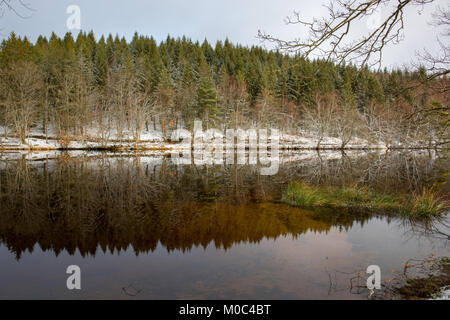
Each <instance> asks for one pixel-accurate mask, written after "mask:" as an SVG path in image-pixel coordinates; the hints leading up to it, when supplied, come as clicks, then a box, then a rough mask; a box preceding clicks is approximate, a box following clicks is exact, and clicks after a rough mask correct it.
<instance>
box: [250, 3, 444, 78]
mask: <svg viewBox="0 0 450 320" xmlns="http://www.w3.org/2000/svg"><path fill="white" fill-rule="evenodd" d="M433 1H434V0H365V1H364V0H336V1H332V2H331V1H330V2H329V3H328V4H326V5H324V7H325V8H326V9H327V12H328V15H327V16H326V17H322V18H313V19H312V20H311V21H305V20H303V18H302V17H301V15H300V13H299V12H294V14H293V16H292V17H288V18H287V19H286V23H287V24H294V25H301V26H303V27H306V29H307V30H308V31H309V33H308V36H307V37H306V38H296V39H293V40H283V39H279V38H277V37H275V36H272V35H270V34H267V33H265V32H262V31H261V30H260V31H258V37H259V38H260V39H262V40H265V41H269V42H272V43H275V44H276V45H277V47H278V48H279V49H281V50H284V51H288V52H295V53H299V54H301V55H303V56H304V57H309V56H312V55H315V56H319V57H321V58H325V59H327V60H331V61H335V62H337V63H343V62H344V61H346V62H353V63H356V64H359V65H360V66H368V67H376V66H378V68H380V67H381V63H382V60H383V52H384V49H385V48H386V47H387V46H388V45H389V44H398V43H399V42H400V41H402V40H403V37H404V19H405V8H406V7H410V6H414V5H415V6H418V8H419V10H422V9H423V7H424V6H425V5H427V4H429V3H432V2H433ZM381 6H383V11H384V12H388V14H387V15H385V16H384V17H383V18H381V17H379V10H380V7H381ZM375 15H378V16H377V17H378V18H379V19H378V20H379V21H374V22H373V26H372V28H370V29H369V28H368V30H369V31H368V32H366V33H365V34H364V35H362V36H360V37H357V38H356V39H355V38H354V37H353V36H352V35H351V31H355V30H354V29H355V28H356V27H357V26H355V25H356V24H357V22H358V21H359V20H362V19H369V18H370V17H374V16H375ZM449 16H450V13H449V10H448V9H442V8H439V10H438V11H437V12H436V13H435V14H434V15H433V17H434V23H436V24H437V25H438V26H444V27H447V29H446V32H445V34H443V35H442V36H449V33H450V32H449V30H448V26H449V20H450V19H449ZM437 40H438V42H439V44H440V46H441V50H442V53H443V56H440V57H435V56H433V55H431V54H430V53H429V52H425V53H423V54H422V60H423V63H428V65H429V71H430V73H432V74H433V75H434V76H436V75H444V74H447V73H448V57H449V55H450V54H449V47H448V46H447V45H445V44H444V42H443V41H441V40H439V39H437Z"/></svg>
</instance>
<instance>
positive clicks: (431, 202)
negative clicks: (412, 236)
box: [411, 189, 450, 217]
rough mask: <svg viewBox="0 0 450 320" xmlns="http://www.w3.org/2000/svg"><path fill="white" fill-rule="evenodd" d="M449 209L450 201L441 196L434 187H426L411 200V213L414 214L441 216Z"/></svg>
mask: <svg viewBox="0 0 450 320" xmlns="http://www.w3.org/2000/svg"><path fill="white" fill-rule="evenodd" d="M449 209H450V206H449V203H448V201H445V200H444V199H442V198H441V197H439V196H438V195H437V192H436V191H434V190H433V189H424V190H423V191H422V193H420V194H416V195H414V197H413V199H412V201H411V213H412V214H413V215H414V216H420V217H432V216H439V215H441V214H442V213H444V212H445V211H447V210H449Z"/></svg>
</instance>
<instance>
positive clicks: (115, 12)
mask: <svg viewBox="0 0 450 320" xmlns="http://www.w3.org/2000/svg"><path fill="white" fill-rule="evenodd" d="M13 1H15V2H17V0H13ZM24 1H25V2H26V3H29V4H30V6H31V7H32V8H33V11H27V10H25V9H23V8H22V9H21V10H19V11H20V12H21V13H22V14H23V15H25V16H27V17H26V18H20V17H18V16H17V15H15V14H14V13H12V12H8V11H6V12H4V15H3V17H1V18H0V28H1V30H0V37H1V38H5V37H7V36H8V35H9V33H10V32H11V31H14V32H16V34H18V35H21V36H27V37H28V38H29V39H30V40H32V41H35V40H36V39H37V37H38V36H39V35H45V36H47V37H48V36H49V35H50V34H51V32H52V31H54V32H56V33H57V34H58V35H60V36H63V35H64V34H65V33H66V32H68V31H69V30H68V29H67V26H66V21H67V19H68V18H69V14H67V13H66V10H67V8H68V6H69V5H78V6H79V7H80V9H81V28H82V30H86V31H90V30H93V31H94V33H95V35H96V36H97V38H98V37H99V36H100V35H101V34H105V35H107V34H109V33H112V34H116V33H117V34H119V35H120V36H125V37H126V38H128V39H130V38H131V37H132V35H133V34H134V32H135V31H137V32H138V33H139V34H143V35H148V36H153V37H154V38H155V39H156V40H158V41H160V40H164V39H165V38H166V37H167V35H168V34H170V35H171V36H174V37H178V36H183V35H186V36H187V37H189V38H191V39H193V40H194V41H195V40H199V41H203V40H204V39H205V38H206V39H208V41H210V42H211V43H215V42H216V41H217V40H224V39H225V38H227V37H228V39H230V40H231V41H232V42H234V43H240V44H243V45H249V46H250V45H263V46H266V47H269V48H270V45H269V44H261V42H260V41H259V39H257V38H256V35H257V33H258V30H259V29H261V30H263V31H265V32H267V33H270V34H272V35H277V36H279V37H280V38H283V39H292V38H295V37H298V36H300V35H301V31H300V30H299V27H298V26H294V25H289V26H288V25H286V24H285V23H284V22H283V20H284V18H285V17H286V16H288V15H290V14H291V13H292V11H293V10H296V11H300V13H301V14H302V16H303V17H306V19H311V18H312V17H320V16H322V15H323V14H324V13H325V12H326V11H324V9H323V8H322V6H321V2H320V1H308V0H277V1H273V0H222V1H214V0H190V1H187V0H164V1H142V0H141V1H139V0H126V1H124V0H121V1H117V0H95V1H93V0H69V1H67V0H24ZM435 2H436V3H433V4H431V5H429V6H426V7H425V10H424V11H423V12H422V13H421V14H419V13H418V12H417V11H418V10H419V9H420V8H419V7H415V8H411V9H410V10H409V11H408V15H407V18H406V30H405V40H404V41H403V42H402V43H401V44H400V45H397V46H396V47H394V48H391V49H389V50H388V51H387V52H386V54H385V57H384V65H386V66H389V67H391V66H401V65H403V64H404V63H407V62H409V61H411V59H413V58H414V55H415V51H417V50H421V49H422V48H424V47H428V48H436V36H437V32H436V29H435V27H432V26H430V25H429V24H428V23H427V22H429V21H430V20H431V19H430V17H431V16H430V14H431V12H433V11H434V8H435V6H436V4H439V5H441V6H446V5H448V3H449V1H448V0H436V1H435ZM383 11H384V12H383ZM383 11H382V12H381V14H383V13H387V12H388V11H387V10H386V9H384V10H383ZM364 28H367V26H366V24H365V23H362V24H361V25H358V29H359V30H361V31H364V30H365V29H364ZM72 32H73V33H76V31H72Z"/></svg>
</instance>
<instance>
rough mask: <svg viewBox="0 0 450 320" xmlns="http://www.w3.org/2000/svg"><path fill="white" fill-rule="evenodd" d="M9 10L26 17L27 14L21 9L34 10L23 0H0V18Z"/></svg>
mask: <svg viewBox="0 0 450 320" xmlns="http://www.w3.org/2000/svg"><path fill="white" fill-rule="evenodd" d="M7 11H11V12H13V13H14V14H15V15H17V16H18V17H20V18H23V19H26V18H29V16H27V15H25V14H24V13H23V11H25V12H29V11H34V9H33V8H32V7H31V5H30V4H29V3H27V2H24V1H23V0H0V18H1V17H3V16H4V14H5V12H7Z"/></svg>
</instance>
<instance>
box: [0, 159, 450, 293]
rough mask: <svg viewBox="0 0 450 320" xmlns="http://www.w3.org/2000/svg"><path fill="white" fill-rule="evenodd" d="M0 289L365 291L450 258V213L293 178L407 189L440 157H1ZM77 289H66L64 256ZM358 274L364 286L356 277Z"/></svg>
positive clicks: (443, 183) (431, 171)
mask: <svg viewBox="0 0 450 320" xmlns="http://www.w3.org/2000/svg"><path fill="white" fill-rule="evenodd" d="M0 155H1V156H0V192H1V193H0V267H1V272H0V284H1V286H0V298H1V299H13V298H25V299H47V298H54V299H60V298H69V299H72V298H74V299H77V298H89V299H108V298H111V299H136V298H139V299H186V298H189V299H190V298H199V299H203V298H205V299H222V298H223V299H281V298H285V299H299V298H300V299H316V298H320V299H327V298H329V299H364V298H365V297H366V295H367V292H366V291H364V290H357V288H354V287H353V288H350V279H351V278H352V277H353V276H354V274H355V272H357V271H359V270H365V269H366V268H367V266H368V265H372V264H376V265H379V266H380V268H381V271H382V279H383V280H386V279H389V278H390V277H392V276H393V272H394V271H395V270H400V269H401V268H402V267H403V265H404V263H405V262H406V261H407V260H408V259H409V258H425V257H427V256H429V255H430V254H436V255H446V256H448V254H449V250H448V234H449V233H450V230H448V227H447V226H448V225H449V221H448V219H447V218H446V217H444V219H442V221H435V222H433V223H432V226H430V225H425V224H423V223H416V222H412V221H410V220H408V219H405V218H402V217H399V216H396V215H394V214H392V213H389V212H377V213H374V212H348V211H346V210H337V209H328V210H315V211H312V210H307V209H301V208H294V207H290V206H288V205H285V204H282V203H279V202H278V201H277V200H279V199H280V197H281V194H282V192H283V191H284V190H285V188H286V186H287V184H288V183H289V182H290V181H292V180H302V181H305V182H307V183H310V184H316V185H327V186H328V185H333V186H343V185H364V186H369V187H370V188H373V189H375V190H380V191H384V192H397V193H400V192H403V193H410V192H414V191H415V190H419V189H420V188H421V187H423V186H424V185H430V184H432V183H439V184H440V188H441V189H442V191H441V192H442V193H443V194H444V195H445V194H448V182H447V180H446V171H445V170H446V168H447V167H448V159H447V157H446V155H443V154H436V153H431V152H407V153H400V152H389V153H379V152H348V153H340V152H321V153H316V152H295V153H285V154H282V155H281V157H280V160H281V162H280V165H279V170H278V173H277V174H276V175H273V176H263V175H261V174H260V170H259V169H260V166H259V165H248V164H247V165H226V164H225V165H195V164H194V163H191V164H183V165H179V164H178V163H179V162H177V161H174V159H171V158H170V156H164V155H161V154H157V153H154V154H149V153H147V154H145V153H143V154H112V153H84V152H79V153H50V154H45V153H35V154H32V155H30V154H20V153H3V154H0ZM73 264H75V265H78V266H80V268H81V271H82V289H81V290H79V291H77V290H74V291H70V290H68V289H67V288H66V279H67V277H68V275H67V274H66V273H65V271H66V268H67V266H69V265H73ZM361 285H362V284H361Z"/></svg>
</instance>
